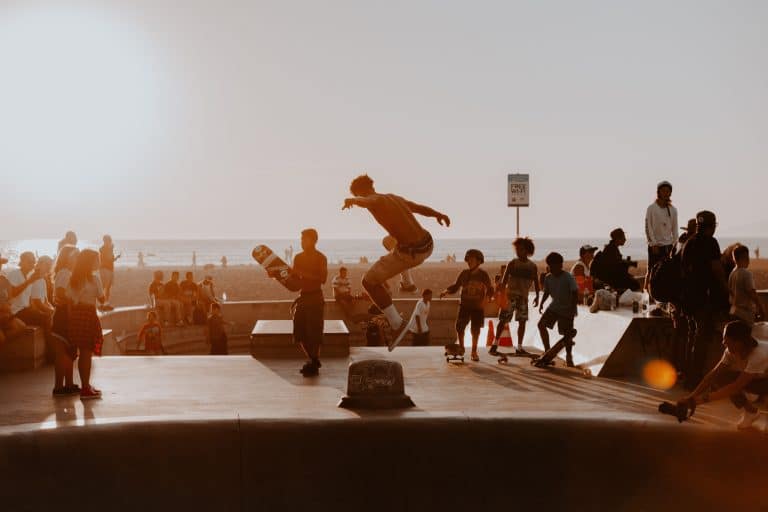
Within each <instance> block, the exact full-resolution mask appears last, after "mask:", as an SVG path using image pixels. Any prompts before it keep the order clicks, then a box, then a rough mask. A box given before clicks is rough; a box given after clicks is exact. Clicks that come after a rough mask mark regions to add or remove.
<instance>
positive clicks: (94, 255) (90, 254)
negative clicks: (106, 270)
mask: <svg viewBox="0 0 768 512" xmlns="http://www.w3.org/2000/svg"><path fill="white" fill-rule="evenodd" d="M98 261H99V253H98V252H96V251H94V250H93V249H85V250H83V251H81V252H80V254H78V255H77V259H76V260H75V268H74V270H72V277H70V278H69V286H71V287H72V289H74V290H79V289H81V288H82V287H83V285H85V283H86V281H90V282H93V271H94V268H95V267H96V263H97V262H98Z"/></svg>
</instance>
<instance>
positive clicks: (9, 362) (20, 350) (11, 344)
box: [0, 327, 45, 372]
mask: <svg viewBox="0 0 768 512" xmlns="http://www.w3.org/2000/svg"><path fill="white" fill-rule="evenodd" d="M44 364H45V338H44V337H43V331H41V330H40V329H38V328H36V327H29V328H27V329H26V330H25V331H24V333H23V334H20V335H19V336H17V337H15V338H12V339H10V340H6V341H5V343H3V344H2V345H0V372H16V371H24V370H34V369H35V368H40V367H41V366H43V365H44Z"/></svg>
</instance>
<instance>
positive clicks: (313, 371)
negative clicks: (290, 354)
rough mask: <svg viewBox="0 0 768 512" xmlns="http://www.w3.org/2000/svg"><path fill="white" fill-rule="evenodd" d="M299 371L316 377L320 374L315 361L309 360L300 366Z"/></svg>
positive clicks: (307, 375) (306, 375)
mask: <svg viewBox="0 0 768 512" xmlns="http://www.w3.org/2000/svg"><path fill="white" fill-rule="evenodd" d="M300 372H301V374H302V375H303V376H305V377H317V376H318V375H319V374H320V368H319V367H318V366H317V364H316V363H313V362H312V361H309V362H308V363H306V364H305V365H304V366H303V367H302V368H301V370H300Z"/></svg>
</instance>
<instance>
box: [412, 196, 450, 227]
mask: <svg viewBox="0 0 768 512" xmlns="http://www.w3.org/2000/svg"><path fill="white" fill-rule="evenodd" d="M405 204H406V205H408V209H409V210H411V211H412V212H413V213H418V214H419V215H423V216H424V217H433V218H435V219H437V223H438V224H440V225H441V226H445V227H449V226H450V225H451V219H449V218H448V216H447V215H445V214H444V213H440V212H438V211H437V210H433V209H432V208H430V207H429V206H424V205H423V204H418V203H414V202H412V201H408V200H407V199H406V200H405Z"/></svg>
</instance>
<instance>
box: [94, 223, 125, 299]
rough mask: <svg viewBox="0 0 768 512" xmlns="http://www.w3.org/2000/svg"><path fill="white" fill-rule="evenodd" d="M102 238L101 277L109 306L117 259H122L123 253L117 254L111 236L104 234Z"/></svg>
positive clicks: (100, 255) (100, 251) (100, 253)
mask: <svg viewBox="0 0 768 512" xmlns="http://www.w3.org/2000/svg"><path fill="white" fill-rule="evenodd" d="M102 240H103V242H104V244H103V245H102V246H101V247H100V248H99V257H100V258H101V267H100V268H99V276H100V277H101V284H102V285H104V297H106V302H105V303H104V305H105V306H109V304H110V302H109V300H110V297H111V295H112V283H113V282H114V276H115V261H117V260H119V259H120V257H121V256H122V253H121V254H118V255H117V256H115V246H114V245H113V244H112V237H111V236H109V235H104V238H103V239H102Z"/></svg>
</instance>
